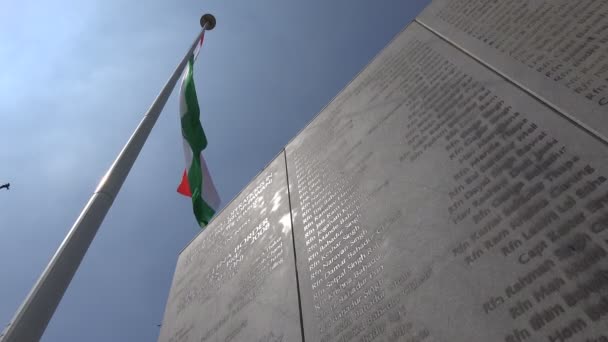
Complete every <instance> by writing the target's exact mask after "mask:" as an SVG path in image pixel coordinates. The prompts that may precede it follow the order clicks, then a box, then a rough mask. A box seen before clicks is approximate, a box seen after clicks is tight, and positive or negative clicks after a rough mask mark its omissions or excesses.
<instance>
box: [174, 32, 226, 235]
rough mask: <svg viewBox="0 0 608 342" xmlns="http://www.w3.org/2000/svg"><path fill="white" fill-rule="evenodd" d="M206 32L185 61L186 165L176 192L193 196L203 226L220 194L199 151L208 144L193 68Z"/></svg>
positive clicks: (181, 96) (181, 94)
mask: <svg viewBox="0 0 608 342" xmlns="http://www.w3.org/2000/svg"><path fill="white" fill-rule="evenodd" d="M204 37H205V33H204V32H203V34H202V35H201V39H200V41H199V44H198V46H197V47H196V49H195V51H194V53H193V54H192V56H191V57H190V60H189V61H188V65H187V66H186V70H185V71H184V76H183V78H182V85H181V87H180V91H179V113H180V118H181V124H182V137H183V138H184V152H185V154H186V169H185V170H184V174H183V177H182V182H181V184H180V185H179V187H178V188H177V192H179V193H180V194H182V195H184V196H188V197H191V198H192V207H193V210H194V216H195V217H196V221H197V222H198V224H199V225H200V226H201V228H202V227H205V225H207V224H208V223H209V220H211V217H213V215H214V214H215V211H216V210H217V209H218V207H219V205H220V198H219V196H218V194H217V190H216V189H215V185H214V184H213V181H212V180H211V176H210V175H209V169H208V168H207V164H206V163H205V159H204V158H203V155H202V152H203V150H204V149H205V147H207V137H206V136H205V131H204V130H203V126H202V125H201V121H200V114H201V112H200V108H199V106H198V100H197V98H196V89H195V88H194V79H193V77H192V68H193V65H194V61H195V60H196V57H197V56H198V53H199V51H200V49H201V46H202V45H203V38H204Z"/></svg>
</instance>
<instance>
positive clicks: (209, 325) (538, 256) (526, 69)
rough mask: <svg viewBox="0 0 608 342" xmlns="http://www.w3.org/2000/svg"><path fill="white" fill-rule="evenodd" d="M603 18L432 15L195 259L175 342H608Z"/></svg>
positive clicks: (512, 11) (184, 285)
mask: <svg viewBox="0 0 608 342" xmlns="http://www.w3.org/2000/svg"><path fill="white" fill-rule="evenodd" d="M606 10H608V3H607V2H606V1H602V0H598V1H579V2H576V3H574V2H566V1H518V0H514V1H504V2H501V1H489V0H488V1H460V0H453V1H447V0H446V1H443V0H439V1H434V2H433V3H432V4H431V5H430V6H429V7H428V8H427V9H426V10H425V11H424V13H423V14H422V15H421V17H420V18H419V22H414V23H411V24H410V25H409V26H408V27H406V28H405V29H404V30H403V31H402V32H401V33H400V34H398V35H397V36H396V37H395V38H394V40H393V41H392V42H391V43H390V44H389V45H388V46H387V47H386V48H385V49H384V50H383V51H382V52H381V53H380V54H379V55H378V56H376V57H375V58H374V59H373V60H372V61H371V63H370V64H369V65H368V66H367V67H366V68H365V69H364V70H363V71H362V72H361V73H360V74H359V75H358V76H357V77H356V78H355V79H354V80H353V81H352V82H351V83H350V84H349V85H348V86H347V87H346V88H345V89H344V90H343V91H342V92H341V93H340V94H338V96H337V97H336V98H335V99H334V100H333V101H332V102H331V103H330V104H328V106H327V107H326V108H324V109H323V110H322V111H321V113H319V114H318V116H317V117H315V119H314V120H313V121H312V122H311V123H310V124H309V125H308V126H307V127H306V128H305V129H304V130H303V131H302V132H301V133H300V134H298V135H297V136H296V137H295V138H294V140H292V141H291V142H290V143H289V144H288V145H287V146H286V147H285V151H284V152H283V153H282V154H281V155H279V157H277V159H276V160H275V161H273V162H272V163H271V164H270V165H269V166H268V167H267V168H266V169H265V171H264V172H263V173H262V174H261V175H259V176H258V177H257V178H256V179H255V180H254V181H253V182H252V183H251V184H250V185H249V186H248V187H247V188H246V189H245V190H244V191H243V192H242V194H241V195H239V196H238V197H237V199H236V200H235V201H234V202H233V203H231V204H230V205H229V206H228V207H227V208H226V209H225V210H224V211H223V212H221V213H220V214H219V215H218V217H217V218H216V219H215V220H214V221H213V222H212V223H211V224H210V225H209V227H208V228H207V229H206V230H205V231H203V232H202V233H201V234H200V235H199V236H198V237H197V238H196V239H195V240H194V241H193V242H192V243H191V244H190V245H189V246H188V247H186V248H185V249H184V251H183V252H182V254H181V255H180V257H179V260H178V264H177V269H176V273H175V279H174V281H173V285H172V289H171V294H170V296H169V300H168V303H167V309H166V313H165V321H164V323H163V328H162V331H161V336H160V339H159V341H163V342H166V341H172V342H178V341H179V342H184V341H188V342H191V341H197V342H199V341H232V340H234V341H300V340H305V341H319V342H329V341H365V342H370V341H387V342H389V341H410V342H418V341H450V342H453V341H455V342H459V341H462V342H465V341H466V342H470V341H476V342H487V341H505V342H515V341H518V342H519V341H548V342H564V341H585V342H608V259H607V251H608V182H607V177H608V163H607V161H608V143H607V141H608V140H607V139H605V138H606V137H608V121H606V120H605V119H604V116H606V115H608V105H607V104H606V99H607V97H608V93H607V90H608V80H607V79H608V67H607V65H608V58H607V56H606V54H608V51H607V46H608V45H607V44H606V40H607V38H606V37H608V26H607V25H608V22H606V14H607V13H606ZM569 42H572V43H569ZM568 44H570V45H568ZM594 46H596V47H594ZM583 56H586V57H583ZM539 63H540V64H539ZM543 65H544V66H543ZM560 65H561V66H560ZM541 66H543V67H542V68H541ZM558 66H559V67H558ZM549 70H553V71H551V72H549ZM292 223H293V227H292Z"/></svg>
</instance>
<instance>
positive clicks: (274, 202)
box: [159, 153, 302, 342]
mask: <svg viewBox="0 0 608 342" xmlns="http://www.w3.org/2000/svg"><path fill="white" fill-rule="evenodd" d="M291 234H292V229H291V216H290V214H289V198H288V195H287V177H286V169H285V155H284V154H283V153H281V154H279V155H278V156H277V157H276V158H275V160H274V161H272V162H271V163H270V164H269V165H268V166H267V167H266V168H265V169H264V171H263V172H262V173H261V174H259V175H258V176H257V177H256V178H255V179H254V180H253V181H252V182H251V183H250V184H249V185H248V186H247V187H246V188H245V189H243V191H242V192H241V193H240V194H239V195H238V196H237V197H236V198H235V199H234V200H233V201H232V202H231V203H230V204H228V205H227V206H226V208H224V210H223V211H222V212H221V213H220V214H219V215H218V216H217V217H216V218H215V219H214V220H213V221H212V222H210V223H209V225H208V226H207V228H206V229H205V230H204V231H203V232H201V233H200V234H199V235H198V236H197V237H196V238H195V239H194V240H192V242H190V244H189V245H188V246H186V248H185V249H184V250H183V251H182V253H181V254H180V256H179V259H178V261H177V268H176V270H175V276H174V278H173V284H172V286H171V292H170V294H169V299H168V300H167V306H166V309H165V318H164V319H163V324H162V328H161V332H160V337H159V341H163V342H186V341H187V342H193V341H196V342H216V341H222V342H229V341H251V342H281V341H285V342H286V341H301V336H302V333H301V327H300V312H299V308H298V287H297V283H296V272H295V264H294V255H293V253H294V249H293V237H292V235H291Z"/></svg>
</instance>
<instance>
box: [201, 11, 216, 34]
mask: <svg viewBox="0 0 608 342" xmlns="http://www.w3.org/2000/svg"><path fill="white" fill-rule="evenodd" d="M205 24H207V28H205V30H207V31H211V30H213V28H214V27H215V17H214V16H213V15H212V14H209V13H207V14H205V15H203V16H202V17H201V27H205Z"/></svg>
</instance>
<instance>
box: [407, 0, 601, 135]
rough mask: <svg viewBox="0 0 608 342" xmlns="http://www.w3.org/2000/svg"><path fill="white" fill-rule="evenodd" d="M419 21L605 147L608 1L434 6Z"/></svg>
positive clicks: (440, 0)
mask: <svg viewBox="0 0 608 342" xmlns="http://www.w3.org/2000/svg"><path fill="white" fill-rule="evenodd" d="M417 20H418V21H420V22H421V23H423V24H424V25H426V26H427V27H429V28H430V29H431V30H433V31H435V32H436V33H438V34H439V35H441V36H443V37H445V38H446V39H447V40H448V41H450V42H451V43H453V44H455V45H456V46H458V47H460V48H461V49H463V50H464V51H467V52H468V53H470V54H471V55H473V56H475V57H476V58H478V59H479V60H481V61H482V62H483V63H485V64H487V65H489V66H490V67H491V68H494V69H495V70H497V71H498V72H499V73H501V74H503V75H504V76H505V77H507V78H508V79H510V80H511V81H512V82H514V83H516V84H519V85H521V86H522V87H523V88H524V89H527V90H528V91H530V92H531V93H533V94H535V95H536V96H538V97H539V98H541V99H543V100H544V101H546V102H547V103H549V104H551V105H552V106H554V107H555V108H557V109H558V110H559V111H561V112H563V113H564V114H565V115H567V116H568V117H569V118H570V119H572V120H574V121H575V122H577V123H579V124H581V125H583V126H584V127H585V128H587V129H588V130H590V131H592V132H594V133H595V134H597V135H600V136H601V137H602V138H603V139H604V140H606V141H608V1H605V0H577V1H572V0H534V1H530V0H509V1H487V0H434V1H433V2H432V4H431V5H430V6H428V7H427V8H426V9H425V11H424V12H423V13H422V14H421V15H420V16H419V17H418V19H417Z"/></svg>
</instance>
